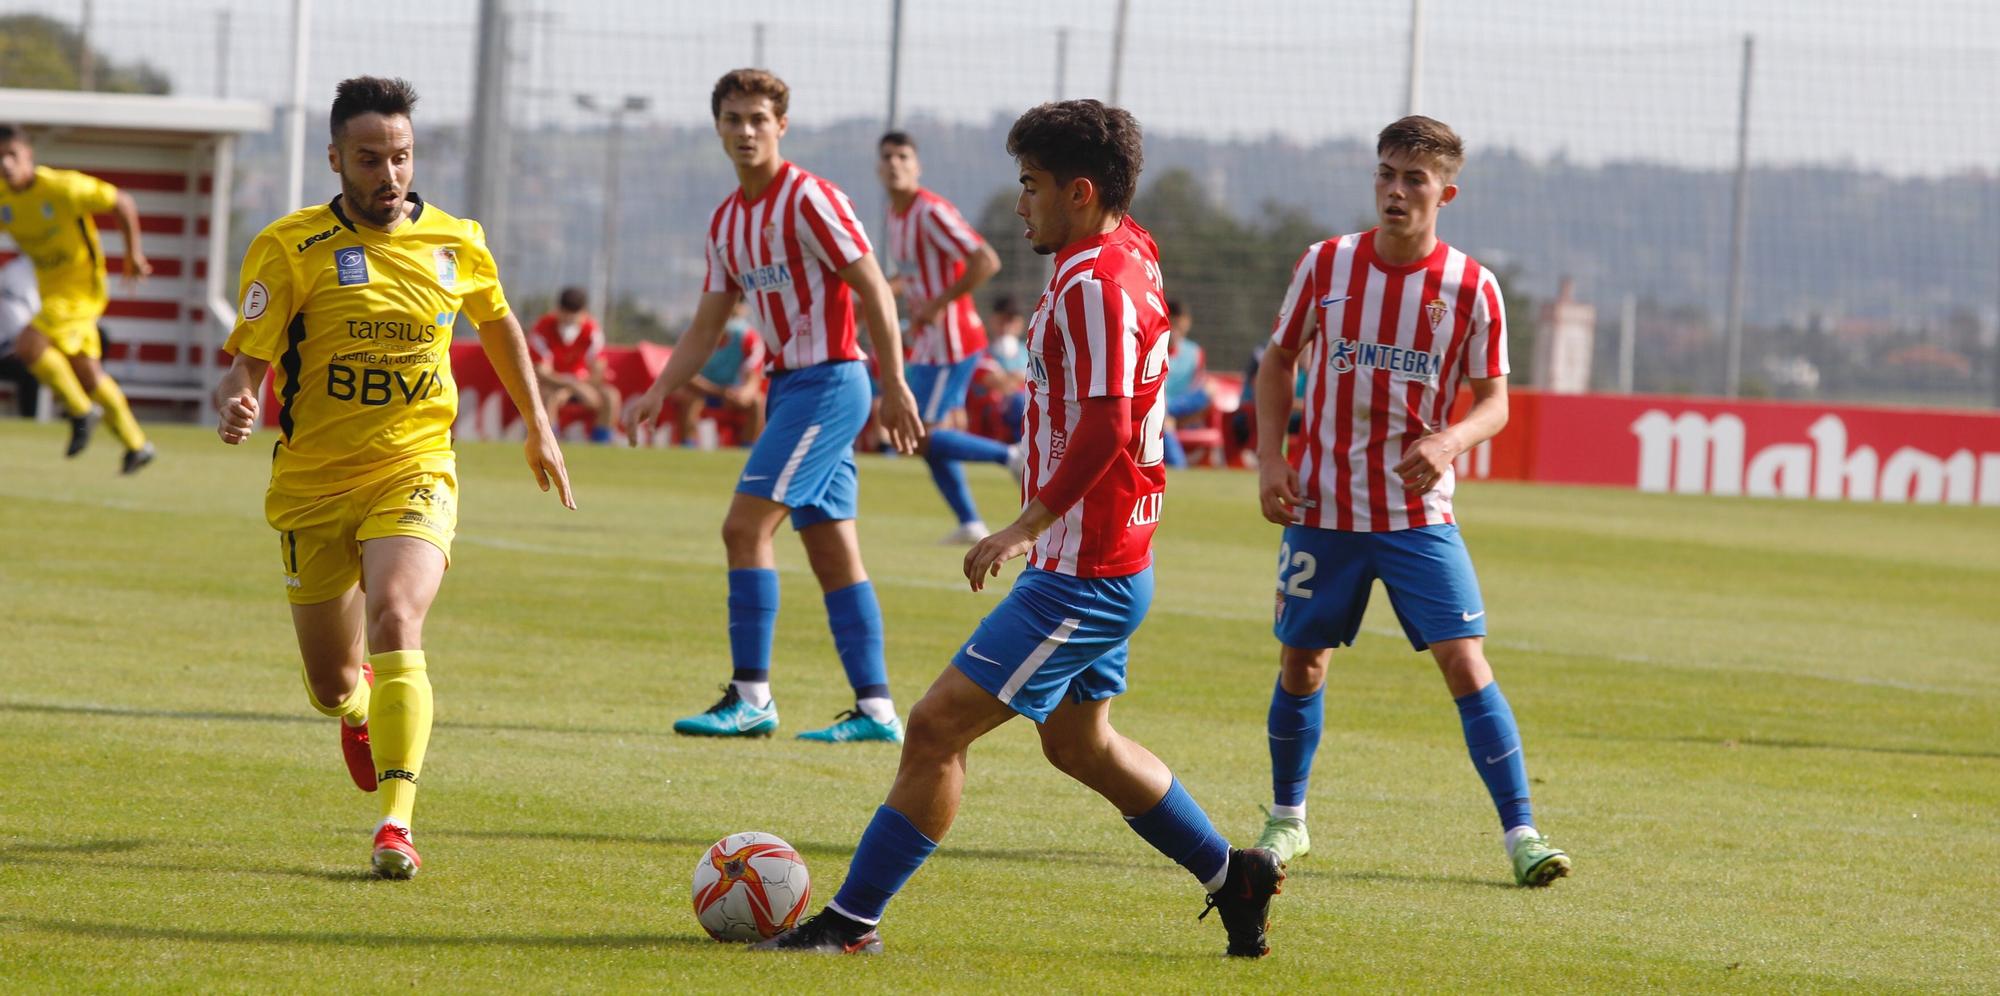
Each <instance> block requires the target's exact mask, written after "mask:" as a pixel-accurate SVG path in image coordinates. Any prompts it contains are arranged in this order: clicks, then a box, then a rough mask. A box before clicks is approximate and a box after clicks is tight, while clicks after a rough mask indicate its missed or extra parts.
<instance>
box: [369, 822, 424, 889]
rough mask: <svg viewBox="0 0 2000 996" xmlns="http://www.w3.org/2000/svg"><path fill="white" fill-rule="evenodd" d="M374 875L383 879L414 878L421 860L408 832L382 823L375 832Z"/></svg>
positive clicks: (420, 865) (390, 824) (392, 824)
mask: <svg viewBox="0 0 2000 996" xmlns="http://www.w3.org/2000/svg"><path fill="white" fill-rule="evenodd" d="M373 860H374V865H375V874H377V875H380V876H382V877H383V878H394V879H407V878H415V877H416V875H417V869H418V868H420V867H422V866H423V863H424V862H423V859H422V858H419V857H417V849H416V847H415V846H414V845H412V844H411V843H410V832H409V831H408V830H405V829H403V828H402V827H399V826H397V825H395V824H394V823H383V824H382V828H381V829H380V830H377V831H375V857H374V859H373Z"/></svg>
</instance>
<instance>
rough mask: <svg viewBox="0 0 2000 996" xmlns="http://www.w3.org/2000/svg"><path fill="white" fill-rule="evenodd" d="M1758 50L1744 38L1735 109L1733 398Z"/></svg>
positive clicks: (1738, 369)
mask: <svg viewBox="0 0 2000 996" xmlns="http://www.w3.org/2000/svg"><path fill="white" fill-rule="evenodd" d="M1756 48H1757V39H1756V36H1754V35H1744V36H1743V83H1742V93H1741V96H1740V97H1739V98H1738V100H1737V108H1736V199H1735V207H1734V209H1733V211H1732V214H1733V215H1734V218H1733V219H1732V221H1733V224H1732V226H1731V229H1730V237H1729V313H1728V316H1727V317H1726V318H1725V319H1724V320H1723V328H1724V330H1725V334H1726V335H1727V337H1728V340H1729V358H1728V363H1727V366H1726V368H1725V373H1724V376H1723V393H1724V395H1726V396H1727V397H1731V398H1733V397H1736V396H1737V394H1738V393H1739V392H1741V391H1742V388H1743V265H1744V261H1745V254H1744V249H1745V246H1746V244H1747V243H1748V242H1749V239H1750V67H1751V60H1752V58H1753V56H1754V54H1755V52H1756Z"/></svg>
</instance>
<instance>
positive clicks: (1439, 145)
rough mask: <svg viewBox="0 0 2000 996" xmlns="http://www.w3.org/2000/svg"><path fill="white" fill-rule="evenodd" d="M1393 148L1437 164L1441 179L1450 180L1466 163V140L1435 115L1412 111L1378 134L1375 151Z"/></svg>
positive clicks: (1386, 150)
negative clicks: (1460, 137) (1431, 116)
mask: <svg viewBox="0 0 2000 996" xmlns="http://www.w3.org/2000/svg"><path fill="white" fill-rule="evenodd" d="M1391 149H1394V150H1395V151H1397V152H1408V153H1411V154H1413V155H1419V156H1424V157H1426V158H1428V159H1430V160H1431V161H1432V162H1435V163H1437V168H1438V179H1439V180H1441V181H1443V182H1445V183H1450V182H1451V181H1452V180H1453V179H1455V178H1456V177H1457V176H1458V171H1459V169H1460V168H1462V167H1463V166H1464V165H1465V143H1464V142H1463V141H1461V140H1460V139H1459V137H1458V133H1457V132H1455V131H1452V130H1451V126H1450V125H1448V124H1445V123H1444V122H1442V121H1439V120H1438V119H1436V118H1427V117H1424V116H1423V115H1421V114H1412V115H1410V116H1409V117H1406V118H1400V119H1398V120H1397V121H1396V122H1395V123H1393V124H1391V125H1389V127H1387V128H1384V129H1382V133H1381V134H1379V135H1377V136H1375V154H1376V155H1378V156H1379V155H1382V154H1383V153H1386V152H1388V151H1390V150H1391Z"/></svg>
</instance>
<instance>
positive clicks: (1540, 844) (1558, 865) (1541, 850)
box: [1513, 834, 1569, 886]
mask: <svg viewBox="0 0 2000 996" xmlns="http://www.w3.org/2000/svg"><path fill="white" fill-rule="evenodd" d="M1513 858H1514V882H1515V884H1517V885H1527V886H1538V885H1547V884H1549V883H1550V882H1553V881H1555V880H1556V879H1559V878H1562V877H1563V876H1565V875H1568V874H1569V855H1568V854H1565V853H1563V852H1562V851H1561V850H1559V849H1557V848H1556V846H1555V845H1553V844H1551V843H1549V839H1548V838H1547V837H1544V836H1542V835H1540V834H1528V835H1527V836H1524V837H1522V838H1521V839H1520V840H1519V841H1516V842H1515V844H1514V854H1513Z"/></svg>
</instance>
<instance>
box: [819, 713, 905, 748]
mask: <svg viewBox="0 0 2000 996" xmlns="http://www.w3.org/2000/svg"><path fill="white" fill-rule="evenodd" d="M799 739H800V740H812V741H815V742H817V743H823V744H851V743H859V742H861V741H864V740H879V741H882V742H884V743H892V744H899V743H902V742H903V721H902V720H900V719H897V718H896V717H894V716H891V717H889V721H888V722H886V723H884V722H882V721H881V720H879V719H873V718H871V717H869V716H868V715H867V714H866V713H863V712H861V711H860V710H859V709H849V710H847V711H846V712H843V713H841V714H840V717H839V718H838V719H837V720H835V721H834V724H833V725H832V726H829V727H827V728H826V729H823V730H807V731H806V732H804V733H801V734H799Z"/></svg>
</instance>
